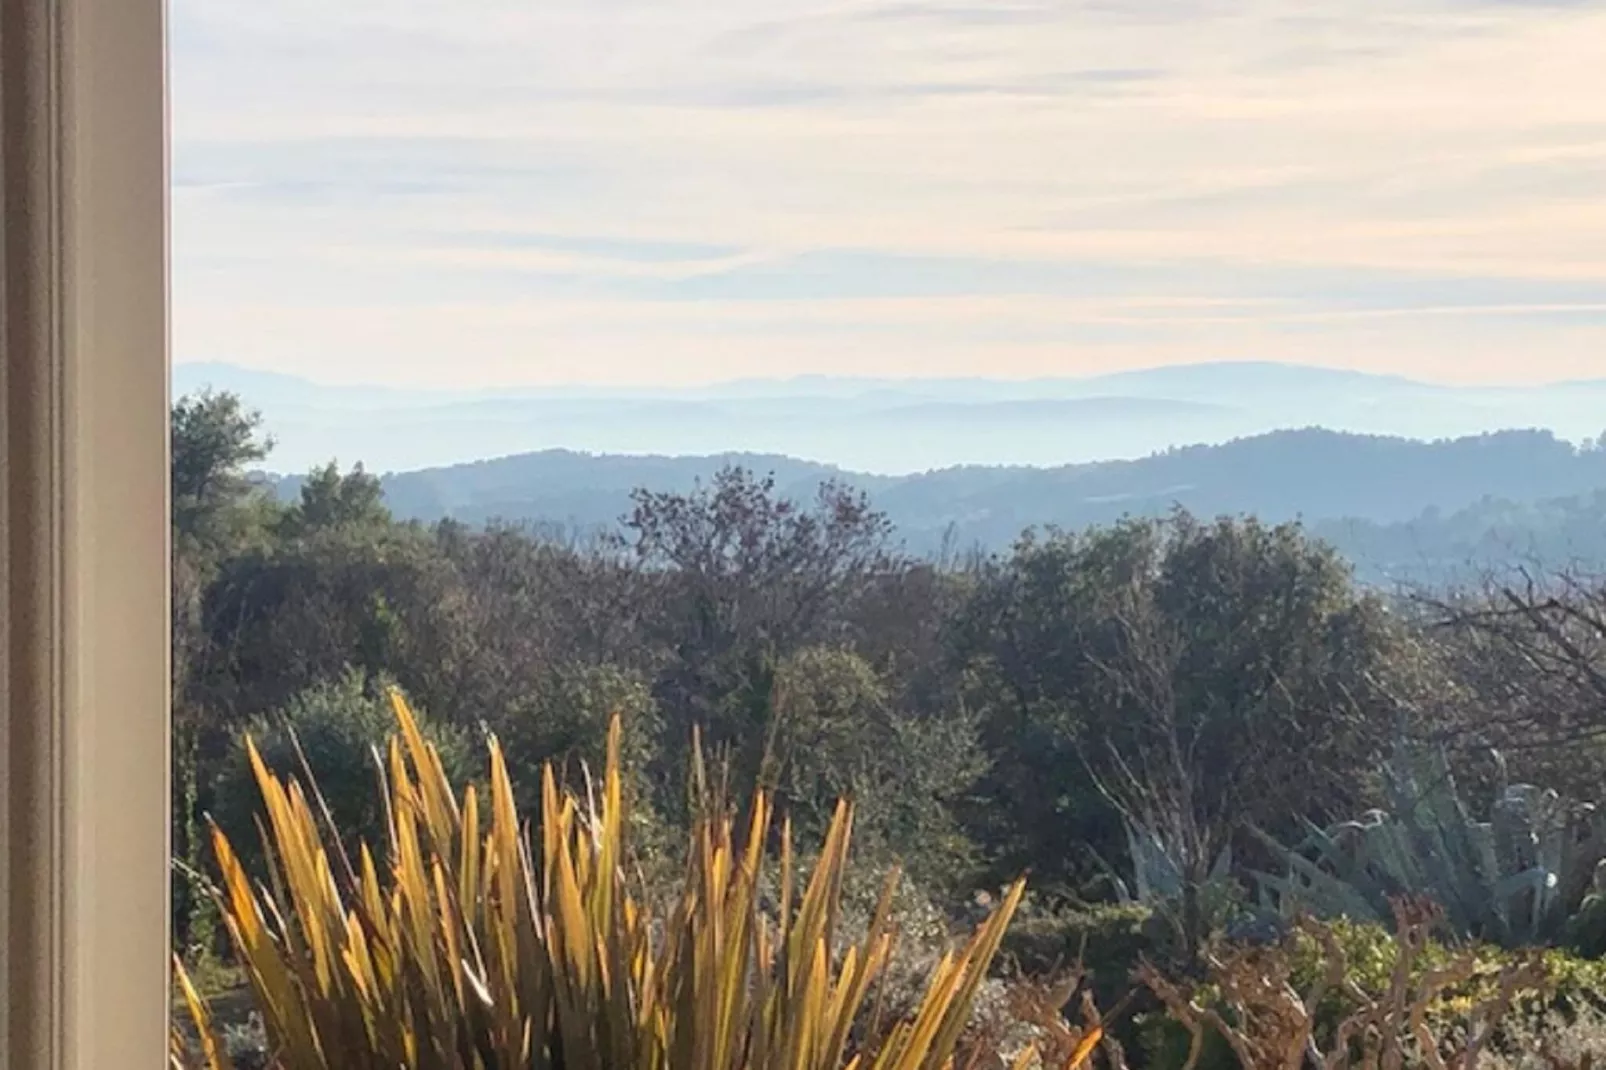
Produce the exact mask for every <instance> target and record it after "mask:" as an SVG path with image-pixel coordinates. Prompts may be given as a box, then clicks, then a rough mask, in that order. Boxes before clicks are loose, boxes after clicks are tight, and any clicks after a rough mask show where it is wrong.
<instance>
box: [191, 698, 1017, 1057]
mask: <svg viewBox="0 0 1606 1070" xmlns="http://www.w3.org/2000/svg"><path fill="white" fill-rule="evenodd" d="M394 705H395V711H396V719H397V723H398V726H399V730H400V731H399V735H398V736H397V737H396V738H393V739H392V740H391V742H390V746H389V753H388V763H387V765H388V769H387V779H388V784H387V792H388V819H389V820H388V824H389V829H388V839H389V841H390V842H389V844H388V845H387V848H388V849H387V850H386V852H385V854H384V861H383V862H381V861H378V860H376V859H375V857H374V854H373V853H372V851H371V850H370V849H369V847H368V846H366V845H364V846H363V847H362V848H361V850H360V855H359V857H358V858H357V859H356V861H355V864H353V862H352V861H351V860H349V859H348V858H347V857H346V856H345V855H344V854H343V853H342V851H341V848H340V846H339V839H338V837H337V836H335V835H333V833H332V830H331V829H330V828H329V821H328V818H327V814H326V813H324V812H323V811H322V804H321V802H320V800H319V797H318V796H317V793H316V790H315V789H313V791H312V794H311V797H310V798H309V796H308V794H307V792H305V791H304V790H303V789H302V787H301V785H300V784H298V783H295V782H287V781H283V780H280V779H279V778H277V777H275V776H274V775H273V774H272V773H271V772H269V770H268V769H267V768H266V766H265V765H264V764H263V763H262V760H261V758H260V756H259V755H258V754H257V752H256V750H255V748H254V747H252V748H250V753H251V760H252V763H253V765H254V768H255V772H256V776H257V780H258V782H259V784H260V786H261V790H262V795H263V802H264V809H265V826H264V833H263V837H264V841H265V844H266V846H267V855H268V868H269V871H270V877H269V882H268V884H266V885H253V883H252V882H251V881H250V880H249V879H248V877H247V876H246V873H245V871H244V869H243V868H242V866H241V864H240V862H239V860H238V858H237V856H236V854H235V852H234V850H233V849H232V848H231V846H230V844H229V842H228V839H227V838H226V837H225V836H224V835H223V834H222V833H221V832H220V831H218V830H217V829H215V828H214V829H213V831H212V842H213V847H214V850H215V853H216V856H217V863H218V868H219V872H220V875H221V885H220V887H219V888H218V889H217V891H216V895H217V897H218V900H219V905H220V907H221V910H222V914H223V916H224V920H225V924H226V925H227V929H228V932H229V935H230V937H231V939H232V943H233V946H234V949H235V952H236V954H237V956H238V958H239V960H240V962H241V963H242V965H243V967H244V969H245V971H246V973H247V975H248V977H249V979H250V984H251V987H252V989H253V991H254V995H255V998H256V1002H257V1005H258V1007H259V1009H260V1012H261V1014H262V1016H263V1019H264V1022H265V1025H266V1030H267V1034H268V1037H269V1040H270V1043H271V1044H272V1046H273V1057H274V1058H275V1059H276V1061H277V1065H279V1066H281V1067H283V1068H284V1070H335V1068H339V1070H362V1068H368V1067H372V1068H375V1070H378V1068H381V1067H383V1068H384V1070H397V1068H420V1070H422V1068H428V1070H435V1068H441V1070H448V1068H450V1070H458V1068H462V1070H471V1068H472V1070H492V1068H513V1067H520V1068H524V1067H530V1068H548V1067H551V1068H557V1067H562V1068H565V1070H630V1068H639V1070H770V1068H774V1070H838V1068H841V1067H851V1068H856V1070H915V1068H930V1070H935V1068H938V1067H947V1066H951V1065H952V1063H953V1061H954V1055H953V1053H954V1051H955V1047H956V1044H957V1042H958V1041H959V1038H960V1033H961V1030H962V1029H963V1028H964V1026H965V1024H966V1021H967V1019H968V1017H969V1014H970V1008H971V1004H972V1001H973V998H974V995H975V993H976V990H977V987H978V986H979V985H980V983H981V982H982V980H983V978H984V976H985V973H986V970H987V968H988V965H989V963H990V962H991V960H992V958H993V956H994V954H995V953H996V951H997V949H998V945H999V941H1000V940H1001V938H1002V936H1003V933H1004V929H1005V927H1006V926H1007V925H1008V923H1009V919H1010V916H1011V915H1012V913H1013V912H1014V910H1015V908H1016V906H1017V905H1018V904H1019V901H1020V896H1021V893H1022V890H1023V886H1022V885H1021V884H1020V883H1017V884H1016V885H1015V886H1014V887H1013V888H1012V889H1011V890H1010V892H1009V894H1008V895H1007V896H1006V897H1005V898H1004V900H1003V902H1002V904H1001V905H1000V907H999V909H998V910H997V911H996V912H995V913H994V914H993V915H992V917H991V918H989V919H988V920H987V922H986V923H984V924H983V925H982V926H981V927H980V929H979V930H978V931H977V932H976V934H975V935H974V937H972V938H971V939H970V940H969V942H968V943H966V944H964V946H962V947H961V948H959V949H957V950H955V951H953V952H950V953H949V954H948V955H946V956H945V957H943V958H942V960H941V961H940V962H939V963H938V965H937V966H936V967H935V969H934V970H933V973H932V975H931V978H930V980H929V984H928V988H927V990H926V994H925V997H924V999H923V1001H922V1002H921V1004H920V1006H919V1008H918V1009H917V1010H916V1011H915V1012H914V1013H913V1014H912V1015H910V1016H908V1017H906V1018H905V1019H904V1020H901V1021H898V1022H896V1023H887V1024H885V1025H884V1026H883V1027H880V1028H872V1029H869V1030H866V1029H864V1028H863V1022H864V1019H865V1018H866V1015H865V1013H864V1012H865V1011H866V1009H867V1007H868V1006H869V1005H870V1004H869V1003H868V1000H869V997H870V995H871V993H872V991H873V988H874V986H875V983H876V980H877V978H878V976H879V975H880V974H881V973H882V971H883V969H884V967H885V966H886V964H887V961H888V957H889V955H890V954H891V950H892V944H893V937H894V933H893V923H892V918H891V909H890V903H891V892H892V880H891V879H889V881H888V884H887V888H886V890H885V891H884V893H883V895H882V897H881V900H880V903H879V905H878V906H877V908H876V911H875V913H874V916H873V919H872V921H871V924H870V926H869V929H868V931H867V933H866V934H865V935H864V936H863V937H862V939H860V940H859V941H858V942H857V943H855V944H853V945H852V946H850V947H848V948H847V949H846V950H845V951H844V950H841V949H839V948H837V947H836V943H837V936H838V934H837V931H836V930H837V916H838V910H839V903H840V896H841V889H842V881H843V876H844V871H845V866H846V863H847V857H848V843H849V839H850V833H851V829H852V812H851V809H850V808H849V807H848V806H847V805H845V804H844V805H841V806H839V807H838V809H837V812H836V815H835V819H834V820H833V821H832V823H831V826H830V829H829V831H828V833H827V835H826V841H825V846H824V850H823V851H822V853H821V855H820V858H819V861H818V862H817V863H816V865H815V866H814V868H813V871H812V873H811V874H810V875H809V877H808V879H807V881H806V882H804V881H803V880H802V879H801V877H800V875H799V874H798V873H797V872H796V870H797V868H798V867H797V865H796V862H795V860H794V856H793V854H792V848H791V837H790V832H789V830H788V829H787V828H786V827H785V825H784V823H783V825H782V830H781V835H780V844H781V847H780V851H779V856H780V857H779V860H778V862H779V882H778V884H779V895H778V899H779V901H778V902H777V903H766V902H765V901H764V900H763V897H762V896H761V894H760V890H759V889H760V883H761V877H762V875H763V871H764V869H765V867H766V865H767V864H769V863H770V860H769V859H768V858H767V852H766V849H765V845H766V843H767V842H768V840H769V832H770V829H771V823H772V812H771V803H770V800H769V799H768V798H767V797H765V796H764V795H763V794H760V795H758V796H757V797H756V798H755V799H754V800H753V802H752V804H751V806H750V817H749V819H748V821H747V822H746V825H747V828H746V836H745V838H743V839H742V840H741V841H740V842H738V839H737V837H736V835H735V822H734V821H733V820H732V818H731V817H730V816H729V814H728V813H727V812H724V811H723V810H715V811H710V812H709V814H708V815H707V816H705V817H703V818H702V819H700V820H699V822H698V823H697V825H696V827H695V828H694V830H693V832H692V844H691V850H690V852H689V856H688V858H689V860H688V864H687V870H686V875H685V880H684V885H683V887H682V888H681V890H680V893H679V896H678V900H677V901H676V902H675V903H674V905H673V906H672V907H670V908H669V909H667V910H666V911H662V912H657V913H655V912H652V911H650V910H649V909H647V908H646V907H645V906H644V905H643V902H642V900H641V899H640V898H639V897H638V896H636V895H634V894H632V890H631V887H630V884H629V882H628V881H627V879H626V877H625V870H626V864H625V863H626V843H625V836H624V829H625V823H624V809H625V804H624V800H623V795H622V791H621V782H620V769H619V744H620V731H619V724H618V721H617V720H615V722H614V724H613V725H612V728H611V731H610V733H609V739H608V761H607V768H606V774H605V777H604V779H603V784H602V790H601V794H600V798H594V797H592V796H591V795H590V794H589V793H588V794H587V797H586V798H584V799H582V798H581V797H580V796H578V795H576V794H575V793H574V792H572V791H568V790H560V789H559V787H558V784H557V781H556V778H555V777H554V775H553V772H552V770H551V768H550V767H548V768H547V769H545V770H544V771H543V778H542V811H541V827H540V829H539V832H538V833H537V836H536V840H535V845H534V846H533V847H532V846H531V843H530V841H529V840H528V839H526V837H525V836H524V835H523V834H522V833H521V829H520V826H519V817H518V814H517V813H516V811H515V808H514V804H513V792H512V787H511V784H510V781H509V778H508V773H507V768H506V765H505V763H504V759H503V756H502V753H501V751H500V749H499V748H498V747H497V745H496V742H495V741H494V740H492V741H491V743H490V778H489V789H488V798H486V797H482V795H481V794H480V793H478V792H476V790H475V789H474V788H473V787H470V788H468V789H467V790H466V791H465V792H464V794H463V797H462V799H461V801H459V800H458V799H457V797H456V796H455V795H454V793H453V790H452V788H451V785H450V784H449V782H448V781H447V778H446V775H445V772H444V770H443V768H442V765H441V761H440V758H439V755H438V754H437V753H436V752H435V750H434V748H433V746H432V745H431V744H429V743H428V742H426V741H425V739H424V738H423V736H422V735H421V734H420V733H419V730H418V725H417V722H416V721H415V719H414V717H413V715H412V713H411V711H410V710H409V709H408V707H407V704H406V702H405V701H403V699H402V698H401V696H400V695H397V696H395V699H394ZM320 818H322V821H321V822H320ZM330 845H332V846H330ZM180 972H181V977H180V982H181V986H182V988H183V990H184V992H185V995H186V1002H187V1003H188V1004H189V1007H190V1011H191V1014H192V1016H193V1017H194V1019H195V1025H196V1026H197V1027H198V1030H199V1032H200V1034H201V1036H202V1038H203V1043H202V1058H203V1059H204V1060H205V1064H206V1065H207V1066H209V1067H211V1070H226V1068H225V1067H224V1063H223V1060H224V1057H223V1055H222V1054H221V1045H219V1044H218V1043H217V1041H216V1039H215V1037H214V1035H213V1033H212V1027H211V1024H210V1023H209V1022H208V1020H207V1015H206V1011H205V1008H204V1006H203V1004H202V1001H201V1000H200V999H199V998H197V997H196V996H195V994H194V990H193V989H192V988H191V987H190V986H189V985H188V982H187V980H185V979H184V978H183V977H182V967H180ZM856 1026H857V1027H858V1032H857V1033H856ZM179 1061H181V1057H180V1056H175V1062H179Z"/></svg>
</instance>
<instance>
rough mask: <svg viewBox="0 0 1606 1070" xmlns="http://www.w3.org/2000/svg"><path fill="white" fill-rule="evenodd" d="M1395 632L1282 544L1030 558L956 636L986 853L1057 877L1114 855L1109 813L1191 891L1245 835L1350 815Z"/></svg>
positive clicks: (1394, 704)
mask: <svg viewBox="0 0 1606 1070" xmlns="http://www.w3.org/2000/svg"><path fill="white" fill-rule="evenodd" d="M1393 630H1394V626H1393V625H1392V623H1391V622H1390V619H1389V616H1388V614H1387V613H1386V612H1385V610H1384V607H1383V606H1382V605H1381V603H1379V602H1378V601H1377V600H1376V599H1375V598H1373V597H1371V596H1369V595H1366V594H1363V593H1361V592H1359V591H1358V590H1357V589H1356V588H1355V587H1354V585H1353V584H1352V581H1351V577H1350V574H1349V571H1348V569H1347V568H1346V566H1345V565H1344V564H1343V563H1342V562H1341V561H1340V560H1339V559H1338V558H1337V556H1336V555H1335V554H1334V553H1333V552H1332V551H1331V550H1330V549H1329V548H1327V547H1325V546H1323V545H1321V544H1319V543H1316V542H1314V541H1312V540H1311V539H1309V538H1307V537H1306V536H1305V535H1304V533H1303V532H1302V531H1301V530H1300V528H1298V527H1297V526H1295V525H1282V526H1276V527H1270V526H1266V525H1263V524H1260V523H1258V522H1256V521H1254V520H1233V519H1223V520H1219V521H1214V522H1203V521H1200V520H1198V519H1196V518H1194V517H1192V516H1190V515H1188V514H1187V513H1184V512H1177V513H1175V514H1173V515H1172V516H1171V517H1169V518H1167V519H1164V520H1131V521H1127V522H1124V523H1122V524H1119V525H1116V526H1114V527H1111V528H1107V529H1103V530H1097V531H1093V532H1089V533H1086V534H1067V533H1062V532H1050V533H1048V534H1047V535H1046V536H1044V537H1041V538H1039V537H1031V536H1029V537H1027V538H1025V539H1023V540H1022V542H1021V543H1020V544H1019V545H1018V546H1017V547H1016V550H1015V552H1014V554H1013V555H1012V556H1011V557H1010V558H1008V559H1006V560H1003V561H1000V562H996V563H995V564H993V565H992V566H991V567H989V568H988V569H987V570H986V571H985V574H984V575H983V577H982V578H981V580H980V581H979V583H978V585H977V589H976V593H975V596H974V597H973V599H972V604H971V605H970V607H969V608H968V610H967V612H966V613H965V614H964V615H963V616H962V618H961V619H960V621H959V622H958V624H957V627H956V633H955V641H956V647H957V650H958V652H959V653H960V655H961V656H962V657H963V658H964V659H965V661H966V663H967V665H968V666H969V669H970V672H971V676H972V680H973V686H972V695H973V697H974V701H975V702H977V703H978V704H979V708H980V709H981V710H982V712H983V714H984V720H983V725H984V736H985V739H986V742H987V746H988V749H989V752H990V754H991V756H992V757H993V759H994V767H993V772H992V774H991V776H990V777H989V779H988V782H987V785H986V788H987V792H986V806H985V822H986V823H987V824H990V825H992V826H994V827H992V828H989V829H986V830H984V835H986V836H987V837H988V838H994V839H995V840H996V842H1000V843H1002V844H1004V845H1006V861H1007V863H1009V864H1014V865H1018V864H1021V863H1022V862H1026V861H1030V862H1032V863H1035V864H1036V865H1037V866H1039V867H1040V868H1041V869H1046V870H1048V871H1049V873H1050V874H1052V876H1053V877H1058V878H1060V879H1071V878H1075V877H1077V876H1079V875H1085V873H1086V871H1087V870H1086V864H1087V861H1088V860H1089V858H1090V854H1089V852H1088V851H1087V849H1086V846H1084V845H1087V846H1091V847H1092V848H1093V849H1094V850H1095V851H1098V852H1100V853H1104V852H1108V853H1107V854H1106V855H1105V857H1111V856H1115V855H1119V854H1121V853H1123V852H1124V846H1125V842H1124V839H1125V838H1124V836H1123V835H1122V831H1121V821H1120V820H1117V816H1118V815H1119V816H1120V817H1121V818H1124V819H1125V820H1126V821H1128V822H1131V823H1133V824H1134V825H1137V826H1140V827H1142V828H1144V829H1147V830H1149V832H1150V833H1151V834H1152V835H1153V837H1154V838H1156V839H1158V840H1159V841H1160V842H1162V843H1163V844H1164V845H1165V848H1166V850H1167V852H1168V854H1170V855H1171V856H1172V857H1173V859H1174V861H1175V862H1176V863H1177V865H1178V867H1179V869H1180V870H1181V871H1182V874H1183V877H1184V879H1185V880H1186V881H1190V882H1202V881H1203V880H1204V879H1205V877H1206V876H1207V874H1208V872H1209V870H1210V868H1211V866H1212V865H1213V863H1214V862H1215V860H1216V859H1217V858H1218V857H1219V856H1220V854H1221V852H1222V850H1223V849H1224V848H1225V847H1227V845H1229V844H1230V843H1232V842H1234V840H1235V839H1237V838H1238V837H1239V835H1240V833H1242V832H1243V831H1244V829H1245V828H1246V826H1247V825H1248V824H1250V823H1254V824H1256V825H1259V826H1261V827H1264V828H1267V829H1281V828H1284V827H1286V826H1287V824H1288V822H1289V821H1290V819H1291V818H1292V817H1294V816H1295V815H1306V816H1310V817H1312V818H1318V819H1319V818H1323V817H1327V816H1331V815H1334V814H1339V813H1347V812H1349V809H1350V808H1351V807H1352V806H1354V805H1355V804H1356V803H1357V802H1358V801H1359V800H1361V799H1363V798H1364V797H1365V796H1366V795H1367V792H1368V790H1369V787H1370V784H1371V781H1370V775H1369V774H1370V770H1372V769H1374V768H1375V763H1376V761H1377V760H1378V759H1379V758H1380V757H1381V755H1382V754H1383V753H1384V748H1385V747H1386V746H1387V744H1388V742H1389V741H1390V739H1391V738H1392V737H1393V734H1394V732H1395V729H1396V728H1397V726H1398V716H1399V710H1400V704H1399V701H1398V696H1397V695H1396V694H1395V692H1394V688H1393V683H1392V680H1391V673H1392V672H1393V671H1394V670H1393V666H1392V665H1391V663H1390V658H1391V654H1392V652H1393V650H1394V636H1393ZM1000 825H1001V826H1002V827H998V826H1000Z"/></svg>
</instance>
